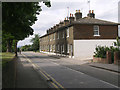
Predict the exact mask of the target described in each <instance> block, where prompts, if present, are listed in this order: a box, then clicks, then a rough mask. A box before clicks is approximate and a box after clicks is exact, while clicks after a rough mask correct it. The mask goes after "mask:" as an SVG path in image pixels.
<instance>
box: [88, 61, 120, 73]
mask: <svg viewBox="0 0 120 90" xmlns="http://www.w3.org/2000/svg"><path fill="white" fill-rule="evenodd" d="M89 65H90V66H92V67H95V68H100V69H105V70H109V71H112V72H117V73H120V69H119V68H120V66H118V65H115V64H103V63H89Z"/></svg>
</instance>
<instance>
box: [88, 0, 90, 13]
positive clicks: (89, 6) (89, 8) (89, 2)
mask: <svg viewBox="0 0 120 90" xmlns="http://www.w3.org/2000/svg"><path fill="white" fill-rule="evenodd" d="M88 4H89V11H90V0H88Z"/></svg>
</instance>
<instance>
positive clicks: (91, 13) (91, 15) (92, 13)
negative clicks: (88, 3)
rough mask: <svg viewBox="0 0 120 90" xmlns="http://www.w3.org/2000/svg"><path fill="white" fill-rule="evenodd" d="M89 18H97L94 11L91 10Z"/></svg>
mask: <svg viewBox="0 0 120 90" xmlns="http://www.w3.org/2000/svg"><path fill="white" fill-rule="evenodd" d="M87 16H88V17H91V18H95V14H94V10H92V12H91V10H90V11H89V13H88V14H87Z"/></svg>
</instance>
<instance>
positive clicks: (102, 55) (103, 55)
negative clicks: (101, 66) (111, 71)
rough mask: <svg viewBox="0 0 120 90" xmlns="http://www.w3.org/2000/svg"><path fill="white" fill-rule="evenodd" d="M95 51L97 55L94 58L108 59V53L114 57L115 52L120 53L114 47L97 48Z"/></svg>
mask: <svg viewBox="0 0 120 90" xmlns="http://www.w3.org/2000/svg"><path fill="white" fill-rule="evenodd" d="M95 50H96V51H95V52H94V54H95V55H94V57H100V58H106V52H107V51H111V53H112V56H113V54H114V52H115V51H119V49H118V48H117V47H113V46H111V47H106V46H105V47H104V46H97V47H96V48H95Z"/></svg>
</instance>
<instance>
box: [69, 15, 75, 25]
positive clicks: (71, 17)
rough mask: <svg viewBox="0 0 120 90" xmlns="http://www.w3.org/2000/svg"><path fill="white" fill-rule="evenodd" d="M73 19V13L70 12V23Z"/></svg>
mask: <svg viewBox="0 0 120 90" xmlns="http://www.w3.org/2000/svg"><path fill="white" fill-rule="evenodd" d="M74 20H75V18H74V17H73V14H71V13H70V17H69V21H70V23H72V21H74Z"/></svg>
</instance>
